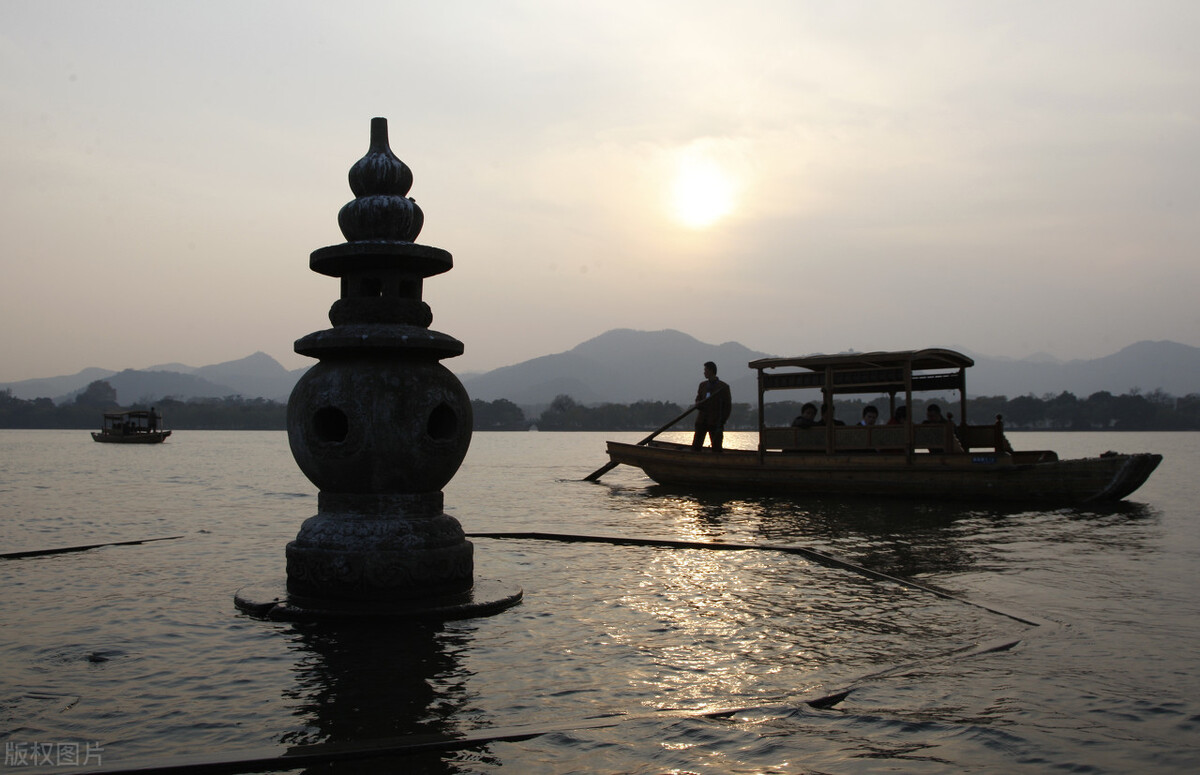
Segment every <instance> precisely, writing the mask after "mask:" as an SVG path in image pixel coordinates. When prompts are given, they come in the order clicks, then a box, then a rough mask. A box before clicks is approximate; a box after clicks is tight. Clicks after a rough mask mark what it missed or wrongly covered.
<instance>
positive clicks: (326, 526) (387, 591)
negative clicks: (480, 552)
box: [286, 492, 474, 602]
mask: <svg viewBox="0 0 1200 775" xmlns="http://www.w3.org/2000/svg"><path fill="white" fill-rule="evenodd" d="M473 552H474V547H473V546H472V544H471V542H470V541H468V540H466V537H465V536H464V534H463V530H462V526H461V525H460V524H459V523H458V520H456V519H455V518H454V517H451V516H450V515H448V514H445V513H443V512H442V493H440V492H434V493H422V494H399V495H363V494H347V493H325V492H322V493H320V496H319V505H318V511H317V514H316V516H314V517H310V518H309V519H307V520H305V522H304V524H303V525H302V526H301V527H300V532H299V534H297V536H296V540H294V541H292V542H290V543H289V544H288V545H287V550H286V554H287V590H288V592H289V593H290V594H291V595H293V596H298V597H304V598H312V599H317V600H322V601H331V600H333V601H337V600H340V601H355V602H373V601H397V600H405V599H412V600H417V599H427V598H432V597H437V596H442V595H448V594H455V593H461V592H465V591H467V590H470V589H471V586H472V584H473V583H474V559H473Z"/></svg>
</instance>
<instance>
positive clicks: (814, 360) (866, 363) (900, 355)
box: [750, 348, 975, 371]
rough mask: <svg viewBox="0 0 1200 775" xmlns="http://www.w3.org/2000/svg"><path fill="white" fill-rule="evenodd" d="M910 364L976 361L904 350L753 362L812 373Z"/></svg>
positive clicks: (951, 365) (960, 365) (958, 365)
mask: <svg viewBox="0 0 1200 775" xmlns="http://www.w3.org/2000/svg"><path fill="white" fill-rule="evenodd" d="M906 364H909V365H910V367H911V368H912V370H913V371H929V370H932V369H964V368H966V367H968V366H974V365H975V361H973V360H971V359H970V358H969V357H967V356H966V355H963V354H962V353H960V352H955V351H954V350H943V349H939V348H933V349H927V350H900V351H896V352H873V353H842V354H839V355H821V354H814V355H802V356H800V357H796V358H759V359H758V360H756V361H750V368H752V369H760V370H761V369H778V368H785V367H789V366H792V367H797V368H802V369H810V370H812V371H824V370H825V369H827V368H832V369H833V370H835V371H849V370H854V369H879V368H895V367H897V366H904V365H906Z"/></svg>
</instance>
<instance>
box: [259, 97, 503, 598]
mask: <svg viewBox="0 0 1200 775" xmlns="http://www.w3.org/2000/svg"><path fill="white" fill-rule="evenodd" d="M349 178H350V189H351V191H353V192H354V195H355V199H354V200H353V201H351V202H349V203H347V204H346V205H345V206H344V207H343V208H342V210H341V212H340V213H338V225H339V226H340V227H341V231H342V234H343V235H344V236H345V238H346V240H347V241H346V242H344V243H342V244H340V245H333V246H331V247H326V248H321V249H319V250H316V251H314V252H313V253H312V255H311V257H310V260H309V267H310V268H311V269H312V270H313V271H314V272H318V273H320V274H323V275H328V276H330V277H336V278H339V280H340V281H341V296H340V298H339V299H338V300H337V301H336V302H334V304H333V306H332V307H331V308H330V310H329V320H330V322H331V323H332V324H333V327H332V328H329V329H326V330H324V331H317V332H315V333H312V334H309V335H308V336H305V337H303V338H301V339H299V340H297V342H296V347H295V349H296V352H298V353H300V354H301V355H307V356H311V357H313V358H316V359H318V363H317V364H316V365H315V366H313V367H312V368H311V369H309V371H308V372H307V373H306V374H305V375H304V376H303V377H301V378H300V380H299V382H297V383H296V387H295V389H294V390H293V391H292V395H291V398H290V399H289V400H288V413H287V428H288V441H289V443H290V445H291V449H292V455H293V456H294V457H295V459H296V463H297V464H298V465H299V466H300V470H301V471H303V472H304V475H305V476H307V477H308V478H309V480H310V481H312V483H313V484H315V485H316V486H317V488H318V489H319V490H320V493H319V495H318V504H317V514H316V515H315V516H313V517H310V518H309V519H308V520H306V521H305V522H304V524H303V525H302V526H301V528H300V532H299V534H298V535H297V536H296V539H295V540H294V541H292V542H290V543H289V544H288V545H287V549H286V555H287V587H286V594H272V593H271V591H270V590H267V591H265V592H264V591H262V590H258V591H245V590H243V591H239V593H238V595H237V603H238V605H239V607H241V608H243V610H247V611H249V612H251V613H254V614H256V615H260V616H265V617H269V618H275V619H305V618H347V617H349V618H353V617H359V616H376V615H389V614H395V615H402V616H421V615H428V616H433V617H438V618H458V617H464V616H475V615H481V614H486V613H492V612H495V611H498V610H502V609H504V608H507V607H508V606H511V605H514V604H515V603H517V602H518V601H519V600H520V598H521V591H520V590H519V589H515V590H507V591H505V590H504V589H503V585H502V584H500V583H499V582H495V581H477V580H476V579H475V578H474V559H473V547H472V544H471V542H470V541H468V540H467V539H466V536H465V534H464V532H463V529H462V526H461V525H460V524H459V522H458V520H456V519H455V518H453V517H451V516H450V515H448V514H446V513H445V512H444V511H443V510H442V509H443V505H442V488H443V487H445V485H446V484H447V483H448V482H449V481H450V480H451V479H452V478H453V477H454V474H455V473H456V472H457V471H458V468H459V466H460V465H461V464H462V461H463V458H464V457H465V456H466V454H467V448H468V446H469V445H470V443H471V425H472V415H471V401H470V398H469V397H468V395H467V392H466V389H465V388H463V386H462V383H461V382H459V380H458V378H457V377H455V376H454V374H453V373H452V372H450V370H449V369H447V368H446V367H445V366H443V365H442V364H441V360H442V359H444V358H451V357H454V356H456V355H461V354H462V352H463V345H462V343H461V342H459V341H458V340H457V339H454V338H453V337H451V336H447V335H446V334H443V333H439V332H437V331H433V330H431V329H430V328H429V326H430V324H431V323H432V322H433V313H432V312H431V310H430V308H429V305H428V304H426V303H425V302H424V301H422V300H421V293H422V283H423V282H424V279H425V278H427V277H432V276H434V275H437V274H441V273H443V272H447V271H449V270H450V269H451V267H452V266H453V262H452V260H451V256H450V254H449V253H448V252H446V251H445V250H442V249H440V248H435V247H430V246H427V245H420V244H417V243H416V242H414V240H415V239H416V238H417V236H418V235H419V234H420V232H421V227H422V225H423V224H424V215H423V214H422V212H421V208H420V207H418V206H417V203H416V202H415V201H414V200H412V199H411V198H409V197H408V192H409V189H410V188H411V187H412V182H413V177H412V172H411V171H410V170H409V168H408V165H406V164H405V163H404V162H402V161H400V159H398V158H396V156H395V155H394V154H393V153H392V151H391V148H390V147H389V144H388V129H387V119H384V118H375V119H372V120H371V145H370V149H369V150H368V151H367V154H366V156H364V157H363V158H361V159H359V161H358V162H357V163H355V164H354V166H353V167H351V168H350V175H349Z"/></svg>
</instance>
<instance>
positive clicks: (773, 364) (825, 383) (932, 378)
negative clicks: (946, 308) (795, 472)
mask: <svg viewBox="0 0 1200 775" xmlns="http://www.w3.org/2000/svg"><path fill="white" fill-rule="evenodd" d="M974 365H975V361H973V360H971V359H970V358H969V357H967V356H966V355H963V354H962V353H960V352H955V351H954V350H943V349H938V348H934V349H927V350H901V351H897V352H872V353H843V354H840V355H805V356H801V357H798V358H760V359H758V360H756V361H751V362H750V368H752V369H757V370H758V384H759V391H760V393H761V392H762V391H766V390H787V389H796V388H821V389H822V390H824V391H825V392H826V393H893V394H894V393H899V392H906V393H910V392H912V391H914V390H957V391H959V392H960V393H962V392H963V390H964V384H963V383H964V377H963V370H964V369H966V368H967V367H968V366H974ZM781 368H798V369H808V371H799V372H797V371H789V372H781V373H774V374H768V373H767V371H766V370H767V369H781ZM948 371H949V372H950V373H947V372H948ZM921 372H934V373H921Z"/></svg>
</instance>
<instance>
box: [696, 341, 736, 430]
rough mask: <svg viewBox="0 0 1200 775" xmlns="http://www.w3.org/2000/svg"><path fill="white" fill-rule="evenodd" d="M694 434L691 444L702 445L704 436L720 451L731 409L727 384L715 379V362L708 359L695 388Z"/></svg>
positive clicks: (731, 400)
mask: <svg viewBox="0 0 1200 775" xmlns="http://www.w3.org/2000/svg"><path fill="white" fill-rule="evenodd" d="M696 406H697V410H696V435H695V436H694V437H693V438H692V446H693V447H695V448H697V449H698V448H700V447H703V446H704V436H705V434H708V436H709V438H711V439H712V448H713V450H714V451H716V452H720V451H721V440H722V439H723V438H724V437H725V423H726V422H727V421H728V420H729V415H730V413H731V412H732V411H733V398H732V397H731V396H730V393H729V385H726V384H725V383H724V382H722V381H721V380H719V379H717V364H715V363H713V362H712V361H708V362H707V363H705V364H704V381H703V382H701V383H700V387H699V388H697V389H696Z"/></svg>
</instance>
